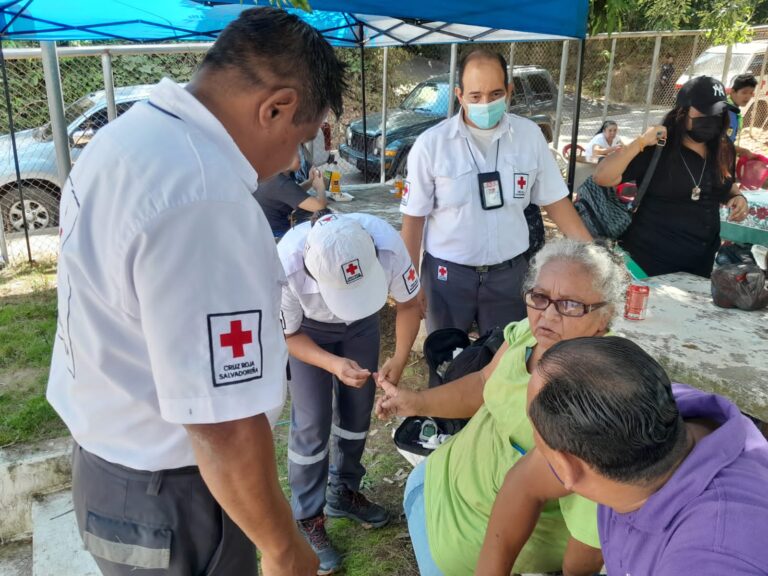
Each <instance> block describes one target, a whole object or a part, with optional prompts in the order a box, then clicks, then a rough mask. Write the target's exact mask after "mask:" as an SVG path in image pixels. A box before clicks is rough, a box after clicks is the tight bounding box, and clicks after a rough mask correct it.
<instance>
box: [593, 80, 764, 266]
mask: <svg viewBox="0 0 768 576" xmlns="http://www.w3.org/2000/svg"><path fill="white" fill-rule="evenodd" d="M726 106H727V105H726V101H725V87H724V86H723V85H722V83H721V82H720V81H718V80H716V79H714V78H711V77H709V76H698V77H696V78H694V79H692V80H689V81H688V82H686V83H685V85H684V86H683V87H682V88H681V89H680V91H679V92H678V93H677V102H676V104H675V107H674V108H673V109H672V110H671V111H670V112H669V113H667V115H666V116H665V117H664V122H663V125H661V126H651V127H650V128H649V129H648V130H647V131H646V132H645V134H643V135H642V136H640V137H639V138H637V139H636V140H634V141H633V142H632V143H631V144H629V145H628V146H625V147H624V148H622V149H621V150H620V151H618V152H616V153H615V154H611V155H610V156H609V157H607V158H606V159H605V160H604V161H602V162H600V164H598V165H597V169H596V170H595V174H594V177H593V178H594V181H595V183H596V184H599V185H600V186H616V185H617V184H619V183H621V182H630V181H635V182H636V183H638V185H639V184H640V182H642V180H643V177H644V176H645V173H646V171H647V170H648V168H649V166H650V163H651V158H652V157H653V152H654V149H655V148H656V143H657V141H659V140H662V139H664V138H666V140H667V142H666V145H665V146H664V147H663V149H662V152H661V156H660V157H659V164H658V166H657V167H656V170H655V171H654V173H653V177H652V178H651V181H650V185H649V186H648V190H647V192H646V194H645V197H644V198H643V201H642V204H641V205H640V207H639V208H638V210H637V212H636V213H635V215H634V216H633V218H632V223H631V224H630V225H629V228H628V229H627V231H626V232H625V233H624V235H623V236H622V237H621V238H619V243H620V244H621V246H622V247H623V248H624V249H625V250H626V251H627V252H629V254H630V256H632V259H633V260H634V261H635V262H637V264H638V265H639V266H640V267H641V268H642V269H643V270H644V271H645V273H646V274H648V275H649V276H658V275H660V274H672V273H674V272H689V273H691V274H696V275H697V276H704V277H707V278H708V277H709V275H710V274H711V273H712V266H713V265H714V262H715V253H716V252H717V249H718V248H719V247H720V205H721V204H725V205H727V206H728V208H729V209H730V217H729V220H732V221H736V222H738V221H741V220H743V219H744V218H746V216H747V213H748V211H749V205H748V203H747V200H746V198H744V196H742V195H741V194H739V186H738V184H736V183H735V181H734V172H735V158H736V155H735V152H734V148H733V143H732V142H731V141H730V140H728V137H727V135H726V131H727V129H728V126H729V120H728V115H727V114H726Z"/></svg>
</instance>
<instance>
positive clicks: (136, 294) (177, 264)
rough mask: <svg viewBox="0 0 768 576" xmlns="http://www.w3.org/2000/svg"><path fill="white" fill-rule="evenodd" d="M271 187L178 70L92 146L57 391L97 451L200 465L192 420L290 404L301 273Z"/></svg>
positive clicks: (71, 227) (72, 184) (141, 464)
mask: <svg viewBox="0 0 768 576" xmlns="http://www.w3.org/2000/svg"><path fill="white" fill-rule="evenodd" d="M256 186H257V175H256V172H255V171H254V169H253V167H252V166H251V165H250V164H249V163H248V161H247V160H246V159H245V157H244V156H243V155H242V153H241V152H240V150H239V149H238V148H237V146H236V145H235V143H234V141H233V140H232V138H231V137H230V136H229V134H228V133H227V132H226V130H225V129H224V127H223V126H222V125H221V123H220V122H219V121H218V120H217V119H216V118H215V117H214V116H213V115H212V114H211V113H210V112H209V111H208V110H207V109H206V108H205V107H204V106H203V105H202V104H201V103H200V102H199V101H198V100H196V99H195V98H194V97H193V96H192V95H191V94H190V93H188V92H187V91H185V90H184V89H183V88H181V87H179V86H178V85H176V84H175V83H173V82H171V81H170V80H167V79H166V80H163V81H162V82H161V83H160V84H158V86H157V87H156V88H155V89H154V90H153V92H152V94H151V96H150V101H149V103H146V102H145V103H139V104H136V105H135V106H134V107H133V108H132V109H131V110H130V111H128V112H126V113H125V114H123V116H121V117H120V118H119V119H118V120H116V121H114V122H112V123H110V124H109V125H107V126H106V127H104V128H102V129H101V130H100V131H99V133H98V134H97V136H96V138H94V140H93V142H92V143H91V144H89V145H88V147H87V148H86V149H85V150H84V152H83V154H82V155H81V156H80V158H79V159H78V161H77V164H76V165H75V167H74V169H73V170H72V173H71V175H70V178H69V179H68V181H67V184H66V186H65V187H64V190H63V192H62V199H61V230H60V235H61V248H60V256H59V264H58V287H59V314H58V329H57V334H56V342H55V345H54V351H53V359H52V363H51V374H50V380H49V385H48V400H49V401H50V403H51V404H52V405H53V407H54V408H55V409H56V411H57V412H58V413H59V415H60V416H61V417H62V419H63V420H64V422H65V423H66V424H67V426H68V427H69V429H70V431H71V432H72V435H73V436H74V438H75V440H76V441H77V442H78V443H79V444H80V445H81V446H82V447H83V448H85V449H86V450H88V451H90V452H93V453H94V454H96V455H98V456H100V457H102V458H104V459H106V460H108V461H110V462H114V463H117V464H122V465H124V466H128V467H131V468H137V469H141V470H162V469H171V468H178V467H181V466H189V465H193V464H195V459H194V455H193V452H192V447H191V444H190V442H189V439H188V437H187V434H186V432H185V430H184V427H183V426H182V424H197V423H215V422H222V421H229V420H236V419H240V418H245V417H249V416H253V415H256V414H260V413H265V412H271V413H273V412H278V413H279V410H280V408H281V406H282V404H283V401H284V399H285V374H286V362H287V349H286V346H285V341H284V336H283V333H282V329H281V326H280V297H281V291H282V286H283V284H284V282H285V277H284V274H283V271H282V267H281V266H280V261H279V259H278V257H277V251H276V250H275V247H274V240H273V239H272V233H271V231H270V228H269V224H268V223H267V220H266V218H265V217H264V214H263V213H262V211H261V210H260V209H259V207H258V204H257V203H256V202H254V200H253V197H252V196H251V193H252V192H253V190H255V189H256Z"/></svg>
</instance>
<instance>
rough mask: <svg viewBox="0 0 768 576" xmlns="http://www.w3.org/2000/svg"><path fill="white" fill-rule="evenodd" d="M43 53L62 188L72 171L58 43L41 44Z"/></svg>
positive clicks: (46, 88)
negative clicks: (57, 49) (57, 52)
mask: <svg viewBox="0 0 768 576" xmlns="http://www.w3.org/2000/svg"><path fill="white" fill-rule="evenodd" d="M40 47H41V48H42V51H43V76H44V77H45V92H46V94H47V96H48V111H49V113H50V115H51V131H52V133H53V142H54V144H55V146H56V165H57V167H58V169H59V182H61V186H62V188H63V187H64V183H65V182H66V181H67V176H69V171H70V170H71V169H72V160H71V159H70V156H69V135H68V134H67V121H66V120H65V119H64V98H63V96H62V94H61V74H60V72H59V59H58V56H57V55H56V42H40Z"/></svg>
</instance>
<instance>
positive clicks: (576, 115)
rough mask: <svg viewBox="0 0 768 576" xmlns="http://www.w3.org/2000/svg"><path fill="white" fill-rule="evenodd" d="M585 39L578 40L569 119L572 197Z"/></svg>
mask: <svg viewBox="0 0 768 576" xmlns="http://www.w3.org/2000/svg"><path fill="white" fill-rule="evenodd" d="M586 47H587V41H586V40H585V39H583V38H582V39H581V40H579V52H578V54H579V56H578V61H577V64H576V108H575V110H574V111H573V120H572V121H571V154H570V156H569V157H568V197H569V198H572V197H573V192H574V190H573V188H574V183H575V180H576V146H577V144H578V141H579V117H580V116H581V88H582V83H583V81H584V74H583V71H584V52H586Z"/></svg>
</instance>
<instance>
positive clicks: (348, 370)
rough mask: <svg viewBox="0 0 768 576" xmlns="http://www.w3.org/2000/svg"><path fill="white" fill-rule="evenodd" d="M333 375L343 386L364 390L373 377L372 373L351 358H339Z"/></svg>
mask: <svg viewBox="0 0 768 576" xmlns="http://www.w3.org/2000/svg"><path fill="white" fill-rule="evenodd" d="M333 374H334V375H335V376H336V378H338V379H339V381H340V382H341V383H342V384H346V385H347V386H351V387H352V388H362V387H363V386H364V385H365V383H366V381H367V380H368V378H370V377H371V371H370V370H367V369H366V368H363V367H361V366H360V365H359V364H358V363H357V362H355V361H354V360H350V359H349V358H339V359H338V360H337V361H336V365H335V366H334V369H333Z"/></svg>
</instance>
